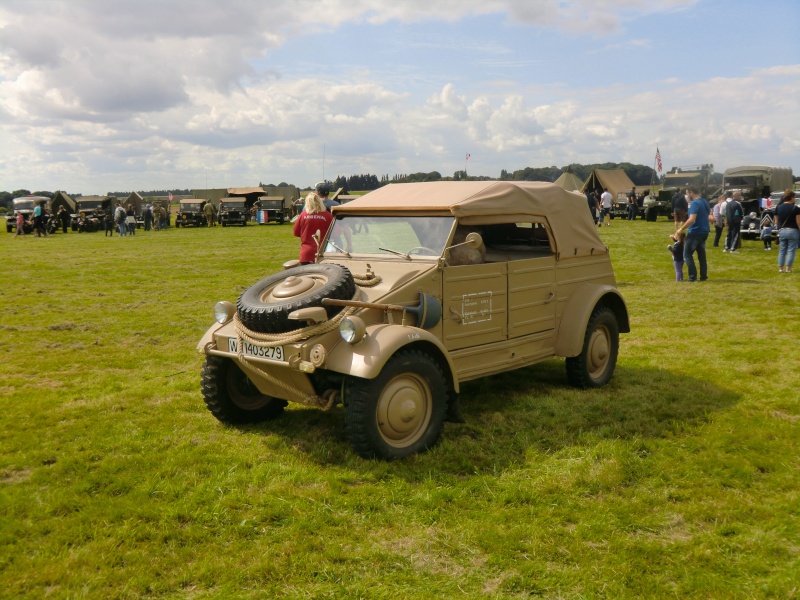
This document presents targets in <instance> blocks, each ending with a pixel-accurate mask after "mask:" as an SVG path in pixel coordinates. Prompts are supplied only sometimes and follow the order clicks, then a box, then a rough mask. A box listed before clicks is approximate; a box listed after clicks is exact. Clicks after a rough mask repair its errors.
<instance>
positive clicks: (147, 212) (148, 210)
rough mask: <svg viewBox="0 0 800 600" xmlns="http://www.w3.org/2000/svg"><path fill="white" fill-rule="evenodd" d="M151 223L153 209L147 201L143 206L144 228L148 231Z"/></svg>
mask: <svg viewBox="0 0 800 600" xmlns="http://www.w3.org/2000/svg"><path fill="white" fill-rule="evenodd" d="M152 224H153V209H152V207H151V206H150V203H149V202H148V203H147V206H145V207H144V230H145V231H150V226H151V225H152Z"/></svg>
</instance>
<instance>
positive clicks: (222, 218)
mask: <svg viewBox="0 0 800 600" xmlns="http://www.w3.org/2000/svg"><path fill="white" fill-rule="evenodd" d="M249 215H250V209H249V208H248V206H247V200H246V199H245V198H237V197H233V198H222V199H221V200H220V201H219V222H220V224H221V225H222V226H223V227H227V226H228V225H241V226H242V227H244V226H245V225H247V219H248V217H249Z"/></svg>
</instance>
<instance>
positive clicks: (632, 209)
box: [628, 186, 639, 221]
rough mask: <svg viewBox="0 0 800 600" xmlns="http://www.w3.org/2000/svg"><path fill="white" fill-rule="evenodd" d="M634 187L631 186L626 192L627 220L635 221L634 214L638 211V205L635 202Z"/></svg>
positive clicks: (636, 200)
mask: <svg viewBox="0 0 800 600" xmlns="http://www.w3.org/2000/svg"><path fill="white" fill-rule="evenodd" d="M637 202H638V199H637V198H636V187H635V186H634V187H633V188H631V191H630V192H629V193H628V221H635V220H636V214H637V213H638V212H639V205H638V204H637Z"/></svg>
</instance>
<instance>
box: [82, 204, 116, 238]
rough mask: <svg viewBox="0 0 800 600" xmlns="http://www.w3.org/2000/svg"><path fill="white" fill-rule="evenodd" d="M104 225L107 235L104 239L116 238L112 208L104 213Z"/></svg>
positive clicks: (104, 235) (105, 234)
mask: <svg viewBox="0 0 800 600" xmlns="http://www.w3.org/2000/svg"><path fill="white" fill-rule="evenodd" d="M103 225H105V233H104V234H103V237H112V238H113V237H114V215H113V214H111V208H110V207H109V208H107V209H106V210H105V211H104V212H103ZM78 231H80V229H79V230H78Z"/></svg>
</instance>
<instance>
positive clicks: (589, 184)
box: [581, 169, 633, 198]
mask: <svg viewBox="0 0 800 600" xmlns="http://www.w3.org/2000/svg"><path fill="white" fill-rule="evenodd" d="M632 187H633V182H632V181H631V179H630V177H628V175H627V173H625V171H623V170H622V169H614V170H604V169H594V170H592V173H591V174H590V175H589V177H588V178H587V179H586V183H584V184H583V187H581V192H584V193H586V192H587V191H590V190H596V191H597V192H598V193H600V192H602V191H603V189H605V188H608V191H609V192H611V195H612V196H613V197H614V198H616V197H617V194H619V193H620V192H629V191H631V188H632Z"/></svg>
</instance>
